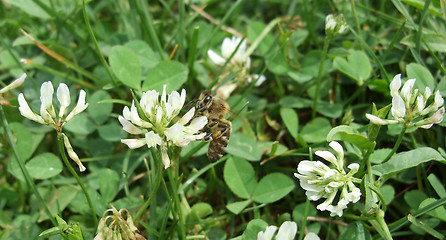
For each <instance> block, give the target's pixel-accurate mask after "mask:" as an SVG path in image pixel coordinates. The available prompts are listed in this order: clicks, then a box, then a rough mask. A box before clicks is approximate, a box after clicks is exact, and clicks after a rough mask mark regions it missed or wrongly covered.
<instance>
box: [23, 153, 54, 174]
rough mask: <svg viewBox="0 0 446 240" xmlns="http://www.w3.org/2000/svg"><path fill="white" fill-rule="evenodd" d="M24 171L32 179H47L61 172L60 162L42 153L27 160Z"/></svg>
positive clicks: (48, 154)
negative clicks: (26, 171) (26, 170)
mask: <svg viewBox="0 0 446 240" xmlns="http://www.w3.org/2000/svg"><path fill="white" fill-rule="evenodd" d="M26 169H28V172H29V175H31V177H32V178H34V179H48V178H52V177H54V176H56V175H58V174H59V173H60V172H62V162H61V161H60V159H59V158H58V157H57V156H56V155H54V154H52V153H42V154H40V155H37V156H35V157H33V158H32V159H31V160H29V162H28V163H26Z"/></svg>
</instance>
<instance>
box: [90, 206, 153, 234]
mask: <svg viewBox="0 0 446 240" xmlns="http://www.w3.org/2000/svg"><path fill="white" fill-rule="evenodd" d="M109 213H111V215H107V214H109ZM106 215H107V216H106ZM96 234H97V235H96V237H94V240H115V239H116V240H145V239H146V238H145V237H143V236H142V235H140V234H139V233H138V229H137V228H136V227H135V225H134V224H133V219H132V216H130V213H129V211H128V210H127V209H121V210H119V211H118V210H116V208H115V207H113V206H112V208H111V209H108V210H107V211H105V212H104V214H103V215H102V218H101V220H100V221H99V224H98V229H97V233H96Z"/></svg>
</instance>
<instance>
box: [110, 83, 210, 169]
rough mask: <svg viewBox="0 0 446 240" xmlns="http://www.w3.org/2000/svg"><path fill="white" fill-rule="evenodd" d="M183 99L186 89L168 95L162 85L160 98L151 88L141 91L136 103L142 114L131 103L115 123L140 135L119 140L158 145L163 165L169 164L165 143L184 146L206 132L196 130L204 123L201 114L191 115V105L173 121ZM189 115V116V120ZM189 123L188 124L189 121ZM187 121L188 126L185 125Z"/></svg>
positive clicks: (134, 145) (205, 121)
mask: <svg viewBox="0 0 446 240" xmlns="http://www.w3.org/2000/svg"><path fill="white" fill-rule="evenodd" d="M185 100H186V90H184V89H183V90H182V91H181V95H180V94H179V93H178V92H177V91H172V92H171V93H170V94H169V97H167V96H166V85H164V88H163V93H162V94H161V99H159V93H158V92H157V91H155V90H151V91H147V92H144V93H143V94H142V97H141V100H140V101H139V105H140V106H141V109H142V114H143V116H142V117H141V116H140V113H138V109H137V107H136V105H135V103H134V102H132V106H131V108H130V109H129V108H128V107H127V106H126V107H124V110H123V116H124V117H121V116H119V118H118V119H119V122H120V123H121V125H122V127H123V128H124V130H125V131H126V132H128V133H130V134H138V135H139V134H143V135H144V137H143V138H137V139H121V142H122V143H124V144H126V145H127V146H128V147H129V148H132V149H133V148H139V147H142V146H144V145H147V147H149V148H151V147H157V146H159V148H160V150H161V156H162V161H163V164H164V167H165V168H168V167H169V166H170V159H169V156H168V155H167V148H168V146H170V145H172V144H174V145H176V146H178V147H185V146H187V145H188V144H189V142H191V141H196V140H199V139H202V138H203V137H204V135H206V133H199V131H200V130H201V129H202V128H203V127H204V126H205V125H206V124H207V122H208V120H207V118H206V117H205V116H201V117H196V118H193V116H194V113H195V107H193V108H191V109H190V110H189V111H188V112H187V113H186V114H185V115H184V116H183V117H182V118H181V119H179V120H178V121H173V120H174V118H176V117H177V115H178V113H179V112H180V110H181V109H182V108H183V105H184V101H185ZM192 118H193V119H192ZM191 120H192V121H191ZM189 122H190V123H189ZM187 123H189V125H186V124H187Z"/></svg>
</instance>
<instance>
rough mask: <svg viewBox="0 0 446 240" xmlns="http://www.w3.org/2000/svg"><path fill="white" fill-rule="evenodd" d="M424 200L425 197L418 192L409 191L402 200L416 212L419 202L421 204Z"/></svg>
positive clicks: (422, 193)
mask: <svg viewBox="0 0 446 240" xmlns="http://www.w3.org/2000/svg"><path fill="white" fill-rule="evenodd" d="M426 198H427V195H426V194H425V193H424V192H422V191H419V190H411V191H408V192H406V193H405V194H404V200H405V201H406V203H407V205H409V207H410V209H412V210H417V209H418V207H419V206H420V204H421V202H423V201H424V199H426Z"/></svg>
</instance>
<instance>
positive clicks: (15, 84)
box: [0, 73, 26, 94]
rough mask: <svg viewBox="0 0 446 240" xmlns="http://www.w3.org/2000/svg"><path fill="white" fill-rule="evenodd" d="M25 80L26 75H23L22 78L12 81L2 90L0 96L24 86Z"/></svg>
mask: <svg viewBox="0 0 446 240" xmlns="http://www.w3.org/2000/svg"><path fill="white" fill-rule="evenodd" d="M25 78H26V73H24V74H22V76H20V77H19V78H17V79H16V80H14V81H12V82H11V83H10V84H8V85H7V86H6V87H4V88H2V89H0V94H3V93H5V92H8V91H9V90H11V89H14V88H17V87H19V86H20V85H22V84H23V83H24V82H25Z"/></svg>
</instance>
